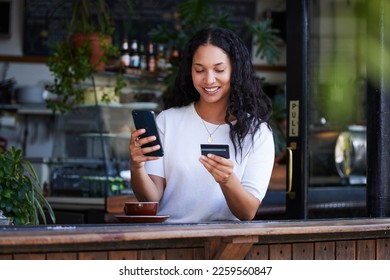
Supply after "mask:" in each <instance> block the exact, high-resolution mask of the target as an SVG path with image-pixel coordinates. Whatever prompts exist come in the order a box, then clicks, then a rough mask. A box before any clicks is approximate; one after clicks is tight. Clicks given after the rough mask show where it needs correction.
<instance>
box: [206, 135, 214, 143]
mask: <svg viewBox="0 0 390 280" xmlns="http://www.w3.org/2000/svg"><path fill="white" fill-rule="evenodd" d="M207 142H209V143H213V138H212V137H211V135H210V136H209V138H207Z"/></svg>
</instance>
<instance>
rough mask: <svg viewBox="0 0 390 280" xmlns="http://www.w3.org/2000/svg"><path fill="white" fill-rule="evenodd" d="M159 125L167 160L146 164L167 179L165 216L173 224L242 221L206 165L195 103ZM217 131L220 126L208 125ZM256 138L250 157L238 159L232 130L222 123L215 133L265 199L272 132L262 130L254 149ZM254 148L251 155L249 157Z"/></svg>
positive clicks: (247, 184)
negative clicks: (232, 139) (203, 159)
mask: <svg viewBox="0 0 390 280" xmlns="http://www.w3.org/2000/svg"><path fill="white" fill-rule="evenodd" d="M156 119H157V126H158V128H159V133H160V137H161V141H162V145H163V149H164V156H163V157H162V158H160V159H158V160H155V161H149V162H146V164H145V167H146V170H147V172H148V173H149V174H153V175H157V176H160V177H163V178H165V179H166V188H165V191H164V195H163V197H162V199H161V201H160V206H159V213H158V214H159V215H169V216H170V218H169V219H168V220H167V222H174V223H176V222H177V223H179V222H180V223H186V222H189V223H195V222H209V221H224V220H237V218H236V217H235V216H234V215H233V214H232V213H231V211H230V209H229V208H228V206H227V203H226V200H225V197H224V196H223V193H222V191H221V188H220V186H219V185H218V183H217V182H216V181H215V180H214V178H213V177H212V176H211V174H210V173H209V172H208V171H207V170H206V168H205V167H204V166H203V165H202V164H201V163H200V161H199V157H200V155H201V152H200V144H208V143H207V139H208V136H209V135H208V133H207V131H206V129H205V127H204V125H203V123H202V119H201V118H200V117H199V115H198V114H197V113H196V111H195V108H194V104H193V103H192V104H190V105H189V106H186V107H181V108H170V109H168V110H165V111H162V112H161V113H160V114H159V115H158V116H157V118H156ZM206 125H207V128H208V130H209V131H210V132H213V131H214V130H215V129H216V128H217V126H218V125H215V124H212V123H208V122H206ZM251 137H252V136H251V135H247V136H246V139H245V141H244V142H245V144H244V155H245V156H244V157H243V159H242V162H240V156H239V157H238V158H237V160H238V161H236V159H235V153H234V147H233V144H232V141H231V140H230V138H229V126H228V125H227V124H224V125H221V126H220V127H219V128H218V129H217V130H216V131H215V133H214V134H213V143H212V144H228V145H229V147H230V159H231V160H232V161H233V162H234V173H235V174H236V175H237V177H238V178H239V180H240V181H241V184H242V185H243V186H244V188H245V189H246V190H247V191H248V192H250V193H251V194H253V195H254V196H255V197H257V198H258V199H259V200H260V201H262V199H263V198H264V196H265V193H266V191H267V188H268V184H269V180H270V177H271V172H272V168H273V163H274V157H275V148H274V141H273V136H272V132H271V131H270V130H269V129H268V127H267V125H266V124H262V125H261V127H260V130H259V131H258V132H256V135H255V138H254V139H255V143H254V149H252V148H251V146H250V144H251ZM248 150H249V153H247V152H248Z"/></svg>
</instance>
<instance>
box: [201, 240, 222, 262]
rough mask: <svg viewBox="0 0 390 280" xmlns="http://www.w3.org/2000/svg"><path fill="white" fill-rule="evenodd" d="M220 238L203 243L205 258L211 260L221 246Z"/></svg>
mask: <svg viewBox="0 0 390 280" xmlns="http://www.w3.org/2000/svg"><path fill="white" fill-rule="evenodd" d="M221 242H222V241H221V238H209V239H208V240H207V241H206V243H205V258H206V259H207V260H212V259H213V258H214V257H215V255H216V254H217V252H218V249H219V248H220V246H221Z"/></svg>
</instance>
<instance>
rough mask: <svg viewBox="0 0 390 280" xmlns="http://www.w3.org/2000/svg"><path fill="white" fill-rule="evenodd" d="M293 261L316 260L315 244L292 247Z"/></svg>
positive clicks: (298, 244)
mask: <svg viewBox="0 0 390 280" xmlns="http://www.w3.org/2000/svg"><path fill="white" fill-rule="evenodd" d="M292 250H293V252H292V258H293V260H312V259H314V243H295V244H293V245H292Z"/></svg>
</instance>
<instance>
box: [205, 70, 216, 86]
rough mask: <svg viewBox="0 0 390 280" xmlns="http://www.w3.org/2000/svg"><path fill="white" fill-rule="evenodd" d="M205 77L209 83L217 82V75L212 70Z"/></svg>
mask: <svg viewBox="0 0 390 280" xmlns="http://www.w3.org/2000/svg"><path fill="white" fill-rule="evenodd" d="M205 79H206V80H205V82H206V84H207V85H211V84H214V83H215V76H214V74H213V73H212V72H208V73H207V75H206V78H205Z"/></svg>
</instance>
